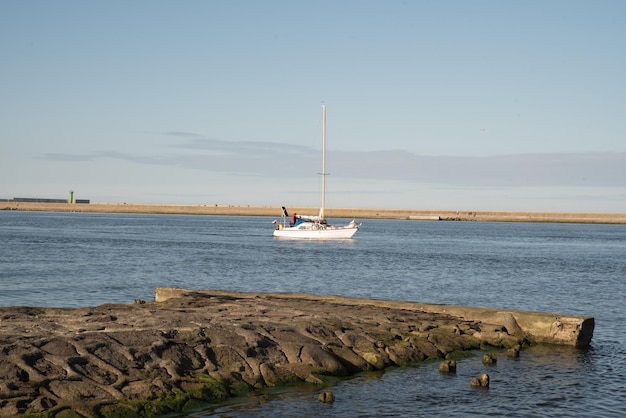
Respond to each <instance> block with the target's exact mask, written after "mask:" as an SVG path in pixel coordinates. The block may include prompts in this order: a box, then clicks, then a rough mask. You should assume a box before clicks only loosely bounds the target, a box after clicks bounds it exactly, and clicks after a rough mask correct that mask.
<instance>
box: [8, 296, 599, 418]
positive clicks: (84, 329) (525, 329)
mask: <svg viewBox="0 0 626 418" xmlns="http://www.w3.org/2000/svg"><path fill="white" fill-rule="evenodd" d="M155 294H156V302H148V303H142V301H138V302H139V303H136V304H133V305H102V306H98V307H85V308H79V309H60V308H32V307H4V308H0V360H1V361H0V416H17V415H24V414H31V416H38V414H40V416H46V417H54V416H57V415H58V416H77V415H76V414H80V415H82V416H146V415H148V416H154V415H162V414H167V413H170V412H173V411H181V410H183V409H184V408H185V407H188V406H189V405H196V406H197V404H198V402H216V401H220V400H223V399H226V398H227V397H230V396H235V395H238V394H242V393H246V392H248V391H250V390H253V389H255V388H263V387H268V386H278V385H285V384H289V383H293V382H302V381H307V382H311V383H312V384H323V383H324V381H325V379H326V378H327V376H346V375H350V374H354V373H357V372H360V371H365V370H376V369H382V368H385V367H388V366H392V365H400V366H402V365H408V364H412V363H415V362H420V361H424V360H432V359H442V358H445V357H449V356H454V355H455V353H457V352H459V351H462V350H472V349H493V348H505V347H517V348H520V347H521V348H523V347H524V346H526V345H527V344H531V343H532V342H533V341H546V342H554V343H567V344H578V345H583V343H584V342H585V341H586V342H587V343H588V341H589V340H590V339H591V335H592V332H593V318H579V317H570V316H564V315H558V316H555V315H549V314H537V313H532V312H528V313H520V312H513V311H500V310H489V309H485V308H466V307H452V306H440V305H423V304H416V303H407V302H394V301H381V300H367V299H350V298H340V297H333V296H328V297H321V296H312V295H301V294H267V293H236V292H222V291H185V290H182V289H156V290H155ZM557 317H558V318H560V319H559V320H558V321H557V319H556V318H557ZM571 334H575V335H577V337H576V338H574V337H572V336H571ZM581 335H582V337H581Z"/></svg>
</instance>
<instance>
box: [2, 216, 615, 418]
mask: <svg viewBox="0 0 626 418" xmlns="http://www.w3.org/2000/svg"><path fill="white" fill-rule="evenodd" d="M271 221H272V219H268V218H261V217H218V216H169V215H121V214H115V215H111V214H85V213H70V214H67V213H36V212H8V211H4V212H0V249H1V251H0V306H16V305H32V306H64V307H77V306H89V305H98V304H102V303H110V302H121V303H132V302H133V300H134V299H136V298H141V299H145V300H152V299H153V293H152V289H153V288H155V287H168V286H174V287H184V288H189V289H225V290H236V291H268V292H275V291H277V292H307V293H316V294H323V295H328V294H335V295H344V296H355V297H366V298H385V299H396V300H410V301H419V302H426V303H446V304H461V305H478V306H489V307H502V308H510V309H526V310H536V311H544V312H558V313H569V314H580V315H590V316H594V317H595V318H596V330H595V333H594V338H593V341H592V346H591V347H590V348H589V349H586V350H577V349H574V348H571V347H550V348H549V349H546V348H545V347H536V348H533V349H530V350H527V351H524V352H523V353H522V356H521V357H520V358H519V359H508V358H505V357H504V356H501V358H500V361H499V362H498V363H497V365H495V366H493V367H489V368H488V369H487V370H485V366H483V365H482V363H481V362H480V357H479V356H476V357H471V358H468V359H464V360H461V362H460V363H459V366H458V372H457V374H456V375H454V376H441V375H439V373H438V371H437V364H436V363H426V364H423V365H421V366H419V367H415V368H404V369H394V370H388V371H385V372H384V373H376V374H363V375H359V376H357V377H354V378H351V379H348V380H344V381H340V382H338V383H337V384H336V385H335V386H334V387H332V388H331V390H332V391H333V392H334V394H335V396H336V398H337V400H336V402H335V403H334V404H332V405H326V404H321V403H319V402H318V401H317V400H316V398H317V390H319V389H318V388H310V387H305V388H290V389H289V390H281V391H277V392H267V393H264V394H261V395H258V396H252V397H250V398H249V399H246V400H244V401H240V400H238V401H237V402H236V403H234V404H229V405H222V406H220V407H219V408H214V409H211V410H208V411H204V412H198V413H195V414H192V415H191V416H193V417H202V416H212V415H219V416H228V417H248V416H250V417H252V416H313V415H317V416H470V415H478V414H480V415H491V416H555V417H561V416H562V417H567V416H590V417H599V416H606V417H618V416H619V417H621V416H626V406H625V405H626V402H625V401H624V396H625V395H626V371H625V370H626V333H625V332H624V330H623V324H624V323H625V321H626V308H625V307H624V304H625V301H626V284H625V281H626V227H625V226H621V225H568V224H523V223H519V224H518V223H473V222H458V223H457V222H419V221H391V220H364V226H363V229H362V230H361V231H359V232H358V233H357V235H356V236H355V239H353V240H350V241H339V242H314V241H285V240H278V239H274V238H272V237H271V232H272V224H271ZM484 371H486V372H488V373H489V375H490V376H491V381H492V384H491V388H490V389H489V390H487V391H485V390H475V389H472V388H470V387H469V379H470V378H471V377H472V376H474V375H477V374H479V373H482V372H484Z"/></svg>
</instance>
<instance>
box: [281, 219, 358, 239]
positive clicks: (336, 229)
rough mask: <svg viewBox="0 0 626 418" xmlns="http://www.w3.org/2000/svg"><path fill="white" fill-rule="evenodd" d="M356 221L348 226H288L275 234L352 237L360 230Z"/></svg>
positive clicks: (328, 237)
mask: <svg viewBox="0 0 626 418" xmlns="http://www.w3.org/2000/svg"><path fill="white" fill-rule="evenodd" d="M359 226H360V225H357V224H356V223H354V222H353V223H351V224H349V225H347V226H326V225H318V224H313V225H306V226H296V227H286V228H279V229H275V230H274V236H275V237H277V238H289V239H315V240H327V239H350V238H352V236H353V235H354V234H355V233H356V231H358V230H359Z"/></svg>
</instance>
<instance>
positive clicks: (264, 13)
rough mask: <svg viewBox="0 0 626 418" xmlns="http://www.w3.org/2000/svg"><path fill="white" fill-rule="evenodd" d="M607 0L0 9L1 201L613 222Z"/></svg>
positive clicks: (622, 206) (615, 99) (625, 45)
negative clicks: (534, 215) (474, 213)
mask: <svg viewBox="0 0 626 418" xmlns="http://www.w3.org/2000/svg"><path fill="white" fill-rule="evenodd" d="M625 16H626V2H624V1H621V0H616V1H603V0H600V1H572V0H567V1H556V0H555V1H519V2H507V1H316V2H311V1H306V2H305V1H225V2H222V1H219V2H218V1H208V0H207V1H154V0H150V1H148V0H146V1H103V2H85V1H78V0H77V1H64V0H59V1H30V0H29V1H18V0H15V1H12V0H4V1H1V2H0V54H1V55H0V80H1V81H0V144H1V146H2V149H1V154H0V198H11V197H59V198H62V197H66V196H67V194H68V191H69V190H74V191H75V194H76V197H77V198H83V199H91V200H92V201H94V202H137V203H182V204H209V205H213V204H220V205H221V204H226V205H228V204H231V205H287V206H303V205H306V206H317V205H319V202H320V197H319V193H320V177H319V176H318V175H317V173H319V172H320V171H321V104H322V103H326V104H327V106H328V172H329V173H330V174H331V175H330V176H328V177H327V198H326V202H327V206H329V207H370V208H385V207H389V208H412V209H459V210H538V211H546V210H547V211H551V210H554V211H597V212H625V211H626V138H625V133H626V117H624V111H625V109H626V82H625V76H624V74H626V52H625V51H626V26H625V25H624V23H623V22H624V17H625Z"/></svg>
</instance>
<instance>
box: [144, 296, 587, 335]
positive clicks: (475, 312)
mask: <svg viewBox="0 0 626 418" xmlns="http://www.w3.org/2000/svg"><path fill="white" fill-rule="evenodd" d="M188 292H190V291H188V290H184V289H178V288H157V289H155V290H154V293H155V300H156V301H157V302H159V301H165V300H167V299H169V298H176V297H180V296H181V295H183V294H185V293H188ZM194 292H197V293H200V294H202V293H206V294H210V295H223V296H230V297H237V298H250V297H252V298H256V297H258V294H257V293H244V292H226V291H215V290H207V291H194ZM270 296H271V297H274V298H282V299H285V300H318V301H324V302H329V303H341V304H346V305H360V306H362V305H372V306H376V307H379V308H393V309H405V310H409V311H421V312H428V313H436V314H446V315H451V316H454V317H457V318H460V319H464V320H469V321H482V322H487V323H492V324H500V325H503V326H505V327H506V328H507V331H508V332H509V333H510V334H511V335H525V336H526V337H528V338H530V339H532V340H533V341H534V342H537V343H548V344H560V345H572V346H576V347H586V346H588V345H589V343H590V342H591V338H592V337H593V330H594V327H595V320H594V318H592V317H587V316H573V315H567V314H556V313H544V312H532V311H521V310H503V309H494V308H484V307H472V306H457V305H434V304H424V303H417V302H403V301H393V300H376V299H359V298H345V297H339V296H316V295H308V294H298V293H271V294H266V297H270Z"/></svg>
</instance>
